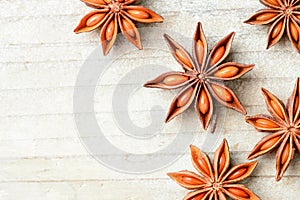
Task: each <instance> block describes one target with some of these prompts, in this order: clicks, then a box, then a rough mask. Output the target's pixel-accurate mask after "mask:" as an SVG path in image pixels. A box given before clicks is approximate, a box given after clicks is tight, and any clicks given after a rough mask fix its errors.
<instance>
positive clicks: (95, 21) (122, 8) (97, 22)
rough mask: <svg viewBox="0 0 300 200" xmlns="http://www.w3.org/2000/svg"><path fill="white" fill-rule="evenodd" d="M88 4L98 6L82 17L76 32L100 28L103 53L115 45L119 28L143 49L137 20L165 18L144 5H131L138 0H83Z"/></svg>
mask: <svg viewBox="0 0 300 200" xmlns="http://www.w3.org/2000/svg"><path fill="white" fill-rule="evenodd" d="M81 1H83V2H84V3H86V5H88V6H90V7H92V8H96V10H94V11H91V12H89V13H88V14H87V15H86V16H84V17H83V18H82V20H81V21H80V23H79V25H78V26H77V28H76V29H75V30H74V32H75V33H82V32H88V31H92V30H94V29H97V28H100V40H101V43H102V48H103V54H104V55H107V54H108V53H109V51H110V49H111V48H112V46H113V45H114V43H115V41H116V38H117V34H118V32H119V29H120V30H121V32H122V34H123V35H124V36H125V37H126V38H127V39H128V40H129V41H130V42H131V43H132V44H134V45H135V46H136V47H137V48H138V49H142V48H143V47H142V44H141V39H140V33H139V31H138V30H137V28H136V26H135V24H134V23H133V21H135V22H141V23H153V22H163V18H162V17H161V16H159V15H158V14H156V13H155V12H154V11H152V10H149V9H148V8H145V7H143V6H137V5H131V4H133V3H135V2H136V0H81Z"/></svg>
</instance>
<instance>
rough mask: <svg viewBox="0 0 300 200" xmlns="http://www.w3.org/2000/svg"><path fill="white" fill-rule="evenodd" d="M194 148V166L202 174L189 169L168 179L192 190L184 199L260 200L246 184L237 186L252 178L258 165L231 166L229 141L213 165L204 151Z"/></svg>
mask: <svg viewBox="0 0 300 200" xmlns="http://www.w3.org/2000/svg"><path fill="white" fill-rule="evenodd" d="M190 148H191V154H192V163H193V166H194V167H195V169H196V170H197V171H198V172H199V173H200V175H198V174H196V173H194V172H191V171H187V170H184V171H179V172H175V173H168V176H170V177H171V178H172V179H173V180H174V181H176V182H177V183H178V184H179V185H180V186H182V187H184V188H186V189H188V190H191V192H189V193H188V194H187V195H186V196H185V197H184V200H196V199H197V200H205V199H220V200H225V199H227V198H226V195H227V196H229V197H230V198H232V199H239V200H258V199H259V197H257V196H256V195H255V194H254V193H253V192H251V191H250V190H249V189H248V188H246V187H245V186H244V185H241V184H237V182H240V181H242V180H244V179H246V178H247V177H249V176H250V175H251V173H252V172H253V170H254V169H255V167H256V165H257V162H251V163H244V164H239V165H236V166H233V167H230V153H229V148H228V144H227V141H226V140H224V141H223V143H222V144H221V145H220V147H219V148H218V149H217V151H216V152H215V155H214V160H213V163H212V164H211V162H210V160H209V157H208V156H207V155H206V154H205V153H203V152H202V151H201V150H200V149H198V148H197V147H195V146H193V145H191V146H190Z"/></svg>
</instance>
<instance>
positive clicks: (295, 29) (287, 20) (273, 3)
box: [245, 0, 300, 53]
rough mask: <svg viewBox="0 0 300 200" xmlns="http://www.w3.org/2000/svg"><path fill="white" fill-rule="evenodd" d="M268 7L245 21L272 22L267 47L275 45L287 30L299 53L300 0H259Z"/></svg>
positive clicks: (254, 22)
mask: <svg viewBox="0 0 300 200" xmlns="http://www.w3.org/2000/svg"><path fill="white" fill-rule="evenodd" d="M260 2H261V3H262V4H264V5H265V6H267V7H268V9H263V10H260V11H258V12H257V13H256V14H254V15H253V16H252V17H250V19H248V20H247V21H245V23H248V24H253V25H261V24H272V25H271V27H270V29H269V33H268V44H267V49H269V48H270V47H272V46H273V45H275V44H276V43H277V42H278V41H279V40H280V39H281V38H282V36H283V34H284V32H285V31H286V32H287V35H288V37H289V40H290V41H291V43H292V44H293V46H294V47H295V48H296V49H297V51H298V52H299V53H300V38H299V37H300V27H299V24H300V0H260Z"/></svg>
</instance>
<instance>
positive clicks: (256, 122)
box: [246, 78, 300, 181]
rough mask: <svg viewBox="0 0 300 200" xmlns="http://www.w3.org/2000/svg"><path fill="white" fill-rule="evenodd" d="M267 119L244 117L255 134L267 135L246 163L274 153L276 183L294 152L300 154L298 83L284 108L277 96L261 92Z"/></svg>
mask: <svg viewBox="0 0 300 200" xmlns="http://www.w3.org/2000/svg"><path fill="white" fill-rule="evenodd" d="M262 93H263V95H264V97H265V100H266V104H267V108H268V111H269V113H270V114H271V116H269V115H263V114H262V115H256V116H253V117H246V121H247V122H248V123H249V124H251V125H252V126H254V127H255V128H256V129H257V130H258V131H262V132H270V133H271V134H270V135H268V136H266V137H264V138H263V139H262V140H261V141H260V142H258V143H257V145H256V146H255V147H254V149H253V150H252V151H251V153H250V154H249V156H248V158H249V159H254V158H256V157H258V156H261V155H264V154H266V153H269V152H273V151H274V150H276V149H277V153H276V180H277V181H279V180H280V179H281V178H282V176H283V174H284V172H285V171H286V170H287V168H288V166H289V164H290V162H291V160H292V159H293V156H294V151H295V148H296V149H297V150H298V152H299V153H300V106H299V97H300V79H299V78H298V79H297V82H296V85H295V88H294V91H293V93H292V95H291V97H290V98H289V99H288V102H287V105H286V107H285V106H284V104H283V103H282V101H280V100H279V99H278V98H277V97H276V96H274V95H273V94H271V93H270V92H269V91H268V90H266V89H264V88H262Z"/></svg>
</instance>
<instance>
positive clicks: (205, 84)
mask: <svg viewBox="0 0 300 200" xmlns="http://www.w3.org/2000/svg"><path fill="white" fill-rule="evenodd" d="M234 34H235V33H234V32H232V33H230V34H229V35H227V36H226V37H225V38H223V39H222V40H221V41H219V42H218V43H217V44H216V45H215V46H214V47H213V49H212V50H211V52H208V47H207V42H206V37H205V35H204V33H203V30H202V26H201V23H198V26H197V30H196V33H195V37H194V44H193V56H191V55H190V54H189V53H188V52H187V51H186V50H185V49H184V48H183V47H182V46H181V45H180V44H178V43H176V42H175V41H174V40H173V39H172V38H171V37H170V36H168V35H166V34H165V39H166V42H167V44H168V46H169V48H170V50H171V52H172V55H173V57H174V58H175V59H176V61H177V62H178V63H179V64H180V65H181V66H182V67H183V70H184V72H177V71H171V72H168V73H165V74H162V75H160V76H158V77H157V78H156V79H154V80H152V81H149V82H147V83H146V84H145V85H144V86H145V87H149V88H161V89H177V88H183V89H182V91H181V92H180V93H179V94H178V95H177V96H176V97H175V98H174V100H173V102H172V104H171V106H170V109H169V112H168V115H167V117H166V122H169V121H171V120H172V119H173V118H175V117H176V116H177V115H179V114H181V113H182V112H184V111H185V110H186V109H188V108H189V107H190V106H191V105H192V103H193V102H194V100H195V109H196V111H197V113H198V116H199V118H200V120H201V123H202V126H203V128H204V129H207V128H208V126H209V123H210V121H211V118H212V115H213V110H214V103H213V102H214V100H217V101H218V102H219V103H221V104H222V105H224V106H226V107H229V108H232V109H234V110H237V111H239V112H241V113H242V114H246V110H245V109H244V107H243V106H242V104H241V103H240V101H239V100H238V98H237V97H236V95H235V94H234V92H233V91H232V90H231V89H229V88H228V87H226V86H225V85H224V84H223V82H224V81H230V80H235V79H237V78H240V77H241V76H243V75H244V74H246V73H247V72H249V71H250V70H252V69H253V67H254V65H244V64H239V63H235V62H227V63H223V64H222V62H223V61H224V59H225V58H226V57H227V56H228V54H229V51H230V48H231V43H232V41H233V38H234Z"/></svg>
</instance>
